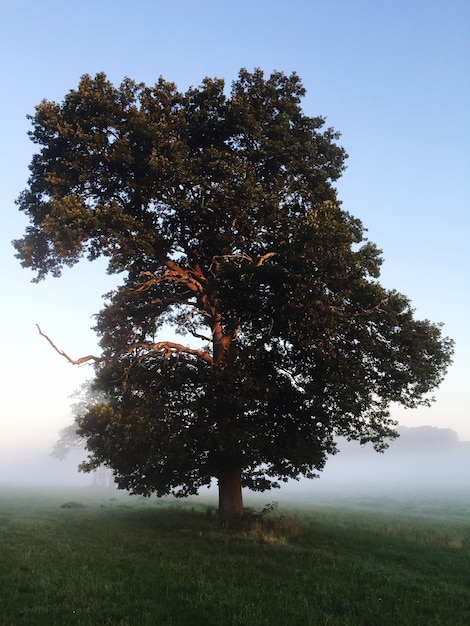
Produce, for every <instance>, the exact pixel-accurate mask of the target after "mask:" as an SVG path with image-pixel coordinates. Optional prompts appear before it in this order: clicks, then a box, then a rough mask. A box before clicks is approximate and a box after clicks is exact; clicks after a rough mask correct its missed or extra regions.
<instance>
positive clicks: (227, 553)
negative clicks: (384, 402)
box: [0, 491, 470, 626]
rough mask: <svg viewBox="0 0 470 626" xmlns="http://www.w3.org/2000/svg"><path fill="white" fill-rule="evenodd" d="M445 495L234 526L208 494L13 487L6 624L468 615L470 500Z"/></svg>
mask: <svg viewBox="0 0 470 626" xmlns="http://www.w3.org/2000/svg"><path fill="white" fill-rule="evenodd" d="M64 505H65V506H64ZM434 506H435V508H436V507H437V505H434ZM442 506H443V507H444V506H445V507H447V511H446V515H445V516H444V515H439V514H436V515H432V516H428V517H421V516H420V515H419V511H418V510H417V509H416V510H414V511H413V512H412V514H409V513H403V512H393V511H387V513H380V512H374V511H371V510H364V509H363V510H353V509H346V508H341V507H333V506H318V507H312V506H310V507H303V508H299V507H296V508H294V507H293V506H291V507H288V506H286V507H283V508H282V509H279V510H276V509H275V507H267V510H265V512H264V513H263V514H261V515H260V514H256V513H254V512H251V513H250V514H249V515H248V516H247V519H246V520H245V521H244V522H243V523H242V524H240V526H239V527H238V528H236V529H232V530H229V531H227V530H222V529H220V528H219V525H218V522H217V517H216V515H215V508H214V507H213V506H211V503H210V502H202V501H200V500H194V501H188V502H179V501H178V502H175V501H174V500H164V501H158V500H137V499H132V498H130V497H123V496H118V497H116V498H111V497H110V496H109V495H107V496H103V497H102V498H101V499H97V498H91V497H90V496H88V495H87V494H85V493H80V492H79V491H76V492H69V493H68V494H56V495H55V496H51V495H46V494H45V493H44V494H42V493H40V492H36V493H35V494H27V493H22V494H15V493H13V492H7V491H2V492H0V624H2V626H9V625H12V626H13V625H14V626H16V625H18V626H20V625H26V624H28V625H34V626H40V625H43V624H44V625H47V626H53V625H57V626H69V625H70V626H73V625H86V626H99V625H104V624H109V625H112V626H124V625H135V626H144V625H149V626H150V625H151V626H157V625H158V626H159V625H162V626H165V625H175V626H185V625H194V626H211V625H214V626H216V625H224V626H225V625H239V626H250V625H253V626H264V625H268V624H269V625H270V626H273V625H277V624H279V625H281V626H289V625H292V626H303V625H310V624H311V625H314V626H321V625H330V624H338V625H340V624H341V625H364V626H365V625H371V626H372V625H374V626H375V625H377V626H386V625H393V626H400V625H407V626H408V625H409V626H420V625H423V626H424V625H426V626H432V625H436V624H445V625H449V626H459V625H462V626H463V625H465V626H468V625H469V624H470V507H466V505H464V504H459V505H458V506H457V505H456V509H455V510H456V511H457V509H458V511H457V512H456V515H455V516H452V510H450V509H449V508H448V504H445V503H444V504H443V505H442ZM459 507H460V508H459ZM465 507H466V508H465ZM270 508H271V509H273V510H269V509H270ZM465 512H466V514H465Z"/></svg>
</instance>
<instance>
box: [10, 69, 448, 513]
mask: <svg viewBox="0 0 470 626" xmlns="http://www.w3.org/2000/svg"><path fill="white" fill-rule="evenodd" d="M303 96H304V88H303V86H302V84H301V81H300V79H299V77H298V76H297V75H296V74H292V75H291V76H286V75H284V74H282V73H278V72H275V73H273V74H272V75H271V76H270V77H269V78H266V77H265V76H264V74H263V72H262V71H261V70H256V71H254V72H253V73H250V72H248V71H246V70H241V72H240V74H239V77H238V80H236V81H235V82H234V83H233V85H232V88H231V92H230V94H229V95H227V94H226V91H225V89H224V82H223V81H222V80H219V79H209V78H206V79H204V81H203V82H202V85H201V86H200V87H197V88H190V89H188V90H187V91H186V92H185V93H182V92H180V91H178V90H177V88H176V86H175V85H174V84H173V83H171V82H166V81H165V80H163V79H162V78H161V79H160V80H159V81H158V83H157V84H156V85H155V86H152V87H148V86H145V85H144V84H137V83H135V82H133V81H132V80H129V79H126V80H124V82H123V83H122V84H121V85H120V86H118V87H115V86H113V84H112V83H111V82H109V81H108V80H107V78H106V76H105V75H104V74H98V75H96V76H95V77H94V78H91V77H90V76H84V77H83V78H82V79H81V81H80V83H79V86H78V89H77V90H72V91H70V92H69V93H68V94H67V95H66V97H65V99H64V101H63V102H62V103H60V104H59V103H56V102H50V101H43V102H41V104H39V105H38V106H37V108H36V112H35V114H34V115H33V116H32V117H31V121H32V131H31V133H30V134H31V138H32V140H33V141H34V142H35V143H36V144H37V145H38V146H39V149H38V152H37V153H36V154H35V155H34V157H33V160H32V163H31V166H30V169H31V176H30V179H29V183H28V187H27V189H26V190H25V191H24V192H23V193H22V194H21V196H20V198H19V206H20V209H21V210H22V211H24V212H25V213H26V214H27V215H28V216H29V218H30V220H31V225H30V226H29V227H28V228H27V231H26V234H25V236H24V237H23V238H22V239H19V240H17V241H15V242H14V245H15V247H16V250H17V256H18V258H19V259H20V260H21V262H22V265H23V266H24V267H29V268H32V269H33V270H36V271H37V275H36V278H35V280H39V279H42V278H43V277H44V276H46V275H47V274H52V275H53V276H59V275H60V273H61V269H62V268H63V266H70V265H73V264H74V263H76V262H77V261H79V260H80V259H81V258H83V257H84V256H87V257H88V259H90V260H93V259H96V258H97V257H100V256H104V257H107V258H108V259H109V272H115V273H119V274H121V275H122V281H123V283H122V286H121V287H120V288H119V289H117V290H115V291H114V292H112V293H110V294H107V296H106V301H105V304H104V308H103V310H102V311H101V312H100V313H99V315H98V317H97V325H96V330H97V332H98V334H99V336H100V338H101V346H102V354H100V355H97V356H89V357H83V358H81V359H77V360H76V361H73V359H70V360H72V361H73V362H83V361H85V360H94V361H95V365H96V381H95V385H96V387H97V389H99V390H101V391H102V392H105V393H106V398H107V399H106V402H105V403H98V404H95V405H92V406H90V407H89V408H88V411H87V413H86V415H85V416H84V417H82V418H81V420H80V433H81V435H83V437H85V438H86V440H87V447H88V450H89V453H90V455H89V458H88V461H87V462H86V463H85V464H84V467H85V469H93V468H95V467H96V466H98V465H100V464H105V465H108V466H110V467H112V468H113V469H114V473H115V479H116V481H117V484H118V485H119V486H120V487H122V488H126V489H130V490H131V491H132V492H134V493H143V494H151V493H156V494H159V495H162V494H166V493H175V494H177V495H187V494H193V493H196V492H197V491H198V489H199V488H200V487H201V486H203V485H208V484H209V483H210V481H211V480H212V479H213V478H216V479H217V481H218V485H219V496H220V500H219V504H220V507H219V512H220V515H221V517H222V518H223V519H227V518H229V517H231V516H233V515H237V514H241V513H242V511H243V503H242V492H241V488H242V485H246V486H248V487H250V488H251V489H257V490H263V489H267V488H269V487H271V486H273V485H276V484H277V483H276V481H279V480H281V481H282V480H287V479H289V478H297V477H299V476H307V477H313V476H314V475H316V473H317V471H318V470H321V469H322V467H323V466H324V463H325V460H326V458H327V456H328V455H329V454H333V453H334V452H335V451H336V447H335V437H337V436H345V437H347V438H348V439H351V440H358V441H360V442H361V443H366V442H372V444H373V445H374V447H375V448H376V449H377V450H382V449H383V448H384V447H386V441H387V439H388V438H393V437H394V436H395V430H394V426H395V425H396V424H395V422H393V420H391V419H390V415H389V407H390V404H391V403H400V404H402V405H405V406H407V407H415V406H417V405H418V404H423V403H424V404H425V403H429V401H430V397H429V392H431V391H432V390H433V389H434V388H435V387H436V386H437V385H438V384H439V383H440V381H441V380H442V377H443V375H444V373H445V371H446V368H447V366H448V364H449V362H450V359H451V354H452V342H451V340H449V339H447V338H444V337H443V336H442V333H441V327H440V325H436V324H432V323H430V322H429V321H419V320H416V319H415V318H414V314H413V311H412V309H411V308H410V302H409V300H408V299H407V298H406V297H405V296H403V295H401V294H400V293H398V292H396V291H388V290H386V289H384V288H383V287H382V286H381V285H380V283H379V282H378V280H377V279H378V277H379V269H380V265H381V253H380V251H379V250H378V249H377V248H376V247H375V246H374V245H373V244H372V243H370V242H369V241H367V239H366V238H365V234H364V228H363V226H362V224H361V222H360V221H359V220H358V219H356V218H354V217H352V216H351V215H350V214H348V213H347V212H346V211H344V210H343V209H342V208H341V206H340V202H339V201H338V199H337V196H336V191H335V188H334V187H333V183H334V181H335V180H337V179H338V177H339V176H340V175H341V173H342V171H343V169H344V161H345V158H346V154H345V152H344V150H343V149H342V148H341V147H339V146H338V145H337V143H336V141H337V139H338V134H337V133H336V132H335V131H334V130H333V129H331V128H325V124H324V122H325V120H324V119H323V118H321V117H309V116H307V115H305V114H304V113H303V111H302V108H301V105H300V102H301V98H302V97H303ZM172 329H173V330H174V331H175V332H176V333H180V334H182V335H187V336H188V340H187V341H185V340H184V339H181V341H179V340H178V339H177V338H176V337H175V335H174V333H173V332H172ZM165 333H166V334H165ZM51 342H52V341H51ZM65 356H66V355H65ZM67 358H69V357H67Z"/></svg>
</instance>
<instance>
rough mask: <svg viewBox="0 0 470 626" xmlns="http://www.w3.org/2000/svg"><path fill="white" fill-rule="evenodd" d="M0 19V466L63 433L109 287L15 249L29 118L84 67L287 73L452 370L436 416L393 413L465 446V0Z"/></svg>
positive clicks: (468, 194)
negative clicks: (38, 278) (445, 342)
mask: <svg viewBox="0 0 470 626" xmlns="http://www.w3.org/2000/svg"><path fill="white" fill-rule="evenodd" d="M2 8H3V10H2V21H1V24H0V58H1V59H2V60H1V69H2V98H1V99H0V108H1V111H0V112H1V116H0V120H1V124H2V141H1V148H0V159H1V167H0V177H1V178H0V182H1V184H0V201H1V209H2V210H1V214H0V215H1V224H0V237H1V242H0V253H1V268H2V272H3V277H2V290H3V294H2V302H3V305H2V306H1V307H0V332H1V342H2V346H3V359H2V361H1V378H0V380H1V385H2V402H1V406H0V461H1V460H5V459H12V458H21V457H24V458H26V457H27V456H29V455H31V454H32V453H33V452H36V451H39V450H41V451H49V450H50V449H51V447H52V444H53V442H54V441H55V440H56V439H57V432H58V430H59V429H60V428H61V427H63V426H65V425H67V424H68V423H70V421H71V419H72V418H71V411H70V404H71V402H72V400H71V398H70V396H71V394H72V393H73V392H74V391H75V390H76V389H78V388H79V387H80V385H81V384H82V383H83V382H84V381H86V380H87V379H90V378H91V377H92V375H93V370H92V369H91V368H90V367H88V366H84V367H81V368H77V367H76V366H73V365H71V364H70V363H68V362H67V361H66V360H65V359H63V358H61V357H60V356H59V355H58V354H56V353H55V352H54V351H53V350H52V349H51V348H50V346H49V345H48V344H47V342H46V341H45V340H44V339H43V338H42V337H40V336H39V334H38V332H37V329H36V327H35V324H36V323H38V324H40V325H41V327H42V329H43V330H44V332H46V333H48V334H49V335H50V336H51V337H52V338H53V339H54V341H55V343H56V344H57V345H58V346H59V347H60V348H61V349H63V350H65V352H67V353H68V354H69V355H70V356H71V357H73V358H78V357H79V356H83V355H85V354H90V353H95V354H96V353H98V347H97V340H96V336H95V334H94V332H93V331H92V330H91V327H92V326H93V315H94V314H95V313H97V312H98V311H99V310H100V309H101V305H102V298H101V296H102V294H104V293H106V292H107V291H109V290H110V289H111V288H112V287H114V286H115V285H116V279H115V278H112V277H109V276H107V275H106V272H105V266H104V264H103V263H101V262H95V263H93V264H90V263H88V262H86V261H84V262H83V263H81V264H80V265H78V266H75V267H74V268H72V269H71V270H67V271H65V272H64V274H63V276H62V277H61V278H60V279H54V278H52V277H51V278H47V279H46V280H45V281H43V282H41V283H40V284H33V283H31V278H32V277H33V274H32V273H31V272H30V271H29V270H25V269H22V268H21V266H20V263H19V261H18V260H17V259H15V257H14V250H13V247H12V246H11V240H12V239H15V238H20V237H21V236H22V235H23V233H24V230H25V227H26V226H27V220H26V218H25V216H24V215H22V214H21V213H20V212H19V211H18V208H17V207H16V205H15V199H16V198H17V197H18V195H19V193H20V192H21V191H22V190H23V189H24V188H25V186H26V182H27V178H28V165H29V163H30V161H31V158H32V155H33V154H34V149H35V146H34V144H32V142H31V141H30V140H29V138H28V137H27V131H28V130H29V128H30V123H29V121H28V120H27V118H26V116H27V114H32V113H34V107H35V105H36V104H38V103H39V102H40V101H41V100H42V99H47V100H55V101H58V102H60V101H62V99H63V97H64V96H65V94H66V93H67V92H68V91H69V90H70V89H73V88H75V87H76V86H77V85H78V81H79V79H80V77H81V76H82V75H83V74H90V75H94V74H96V73H97V72H100V71H104V72H105V73H106V74H107V76H108V78H109V79H110V80H111V81H113V82H114V83H120V82H121V80H122V79H123V78H124V77H125V76H129V77H130V78H133V79H135V80H136V81H144V82H146V83H147V84H153V83H154V82H156V81H157V80H158V78H159V76H163V77H164V78H165V79H166V80H170V81H174V82H176V84H177V85H178V87H179V89H181V90H185V89H187V88H188V87H189V86H190V85H199V84H200V82H201V80H202V78H203V77H205V76H210V77H219V78H224V79H225V80H226V84H227V86H228V87H230V84H231V82H232V81H233V80H235V79H236V78H237V75H238V71H239V70H240V68H242V67H246V68H247V69H248V70H253V69H254V68H255V67H260V68H262V69H263V70H264V71H265V73H266V74H269V73H270V72H272V71H273V70H280V71H283V72H285V73H291V72H293V71H295V72H296V73H297V74H299V76H300V77H301V78H302V81H303V84H304V86H305V88H306V89H307V95H306V97H305V98H304V100H303V103H302V106H303V110H304V112H305V113H306V114H307V115H311V116H316V115H322V116H325V117H326V118H327V124H328V125H329V126H333V127H334V128H335V129H336V130H338V131H340V132H341V133H342V137H341V141H340V143H341V145H343V146H344V147H345V149H346V151H347V152H348V154H349V159H348V169H347V170H346V172H345V173H344V175H343V177H342V179H341V180H340V181H339V182H338V183H337V189H338V196H339V199H340V200H341V201H342V203H343V208H344V209H346V210H347V211H349V212H350V213H352V214H353V215H354V216H356V217H358V218H360V219H361V220H362V221H363V223H364V225H365V226H366V228H367V229H368V236H369V239H370V240H371V241H373V242H374V243H376V244H377V245H378V246H379V247H380V248H381V249H382V250H383V256H384V265H383V271H382V276H381V282H382V283H383V284H384V286H386V287H387V288H394V289H397V290H398V291H400V292H402V293H404V294H406V295H407V296H408V297H409V298H410V299H411V300H412V303H413V307H414V308H415V310H416V316H417V317H418V318H422V319H424V318H426V319H430V320H431V321H432V322H443V323H444V325H445V326H444V329H445V334H446V335H449V336H450V337H452V338H453V339H454V340H455V342H456V352H455V358H454V364H453V365H452V367H451V368H450V370H449V373H448V375H447V378H446V380H445V382H444V383H443V384H442V385H441V387H440V389H439V390H438V391H437V392H436V394H435V395H436V402H435V403H434V404H433V406H432V407H431V408H419V409H416V410H412V411H411V410H406V411H405V410H403V409H401V408H397V407H394V408H393V410H392V416H393V417H395V418H396V419H397V420H398V421H399V422H400V423H401V424H404V425H406V426H418V425H431V426H436V427H442V428H453V429H454V430H456V431H457V432H458V434H459V436H460V438H461V439H462V440H470V419H469V417H470V415H469V403H468V397H467V385H468V384H469V382H470V381H469V380H468V378H469V365H468V355H469V353H470V331H469V324H468V315H469V313H468V312H469V310H470V296H469V286H470V285H469V283H470V278H469V277H470V263H469V256H470V255H469V250H470V245H469V244H470V235H469V233H470V218H469V205H470V175H469V174H470V151H469V146H470V125H469V115H468V107H469V102H470V82H469V81H470V38H469V35H470V4H469V3H468V1H467V0H445V1H435V0H426V1H425V0H395V2H377V0H356V1H354V2H352V1H351V0H290V1H289V2H286V1H285V0H283V1H281V0H250V1H248V0H239V1H238V2H236V3H235V2H233V3H230V2H223V1H222V0H218V1H216V0H200V2H197V3H196V2H194V1H192V0H175V1H174V2H171V3H170V2H161V1H160V0H152V1H149V0H134V2H132V3H130V2H123V1H122V0H82V2H80V3H69V2H63V1H62V0H41V1H40V2H38V1H37V0H15V1H14V2H13V0H4V2H3V3H2Z"/></svg>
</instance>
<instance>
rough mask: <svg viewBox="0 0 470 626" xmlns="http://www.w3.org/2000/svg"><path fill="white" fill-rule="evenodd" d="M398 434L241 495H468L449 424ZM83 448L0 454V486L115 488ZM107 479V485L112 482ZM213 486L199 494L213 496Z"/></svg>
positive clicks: (469, 477) (459, 447)
mask: <svg viewBox="0 0 470 626" xmlns="http://www.w3.org/2000/svg"><path fill="white" fill-rule="evenodd" d="M399 430H400V432H401V435H402V436H401V437H400V438H399V439H397V440H395V441H393V442H391V443H390V447H389V449H388V450H386V451H385V452H384V453H383V454H379V453H376V452H375V451H374V450H373V448H372V447H371V446H368V445H367V446H360V445H358V444H357V443H348V442H346V441H340V442H339V444H338V445H339V448H340V452H339V453H338V454H336V455H334V456H332V457H330V458H329V459H328V461H327V463H326V466H325V469H324V470H323V472H321V474H320V477H319V478H317V479H314V480H306V479H301V480H299V481H289V483H287V484H285V485H283V486H282V487H281V489H275V490H271V491H267V492H264V493H257V494H253V493H251V492H248V491H246V493H245V494H244V495H245V499H246V500H249V499H254V498H256V499H257V500H258V499H261V500H262V501H263V502H264V503H268V502H272V501H279V502H282V501H283V500H284V499H288V500H292V499H293V500H295V501H299V502H305V503H314V502H315V501H322V500H324V499H325V498H342V499H344V498H355V497H364V496H367V497H371V498H374V497H375V498H378V497H380V498H383V497H387V496H389V497H393V498H403V499H405V498H410V497H411V498H419V497H421V496H422V497H426V498H429V497H442V496H452V495H453V494H454V495H457V496H458V497H462V496H463V497H465V498H467V497H470V442H462V441H459V440H458V437H457V435H456V433H455V432H454V431H452V430H450V429H439V428H432V427H421V428H404V427H402V428H400V429H399ZM85 457H86V452H85V451H84V450H83V449H75V450H72V451H71V452H70V453H69V454H68V456H67V457H66V458H65V459H63V460H58V459H57V458H54V457H52V456H51V455H50V450H49V451H42V452H41V453H38V454H35V455H30V456H27V457H26V458H23V459H21V460H12V459H11V460H7V459H5V458H4V459H3V460H0V487H2V486H3V487H15V486H18V487H33V488H34V487H37V488H61V489H62V488H64V487H65V488H71V489H73V488H85V487H90V488H92V487H95V488H100V489H102V488H104V487H106V488H111V489H112V488H114V486H113V485H112V479H111V473H110V472H109V470H107V471H106V472H104V471H102V472H98V473H93V474H85V473H81V472H78V469H77V468H78V465H79V463H80V462H81V461H83V460H84V459H85ZM110 483H111V485H110ZM215 494H216V490H215V487H214V486H213V487H212V488H211V489H210V490H207V489H202V490H201V496H203V497H204V496H207V495H210V496H214V495H215Z"/></svg>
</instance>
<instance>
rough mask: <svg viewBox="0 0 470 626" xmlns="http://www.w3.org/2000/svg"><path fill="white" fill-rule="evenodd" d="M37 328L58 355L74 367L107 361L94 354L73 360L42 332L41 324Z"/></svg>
mask: <svg viewBox="0 0 470 626" xmlns="http://www.w3.org/2000/svg"><path fill="white" fill-rule="evenodd" d="M36 327H37V329H38V331H39V334H40V335H41V337H44V339H47V341H48V342H49V343H50V344H51V346H52V347H53V348H54V350H55V351H56V352H57V353H58V354H60V356H63V357H64V359H67V361H68V362H69V363H72V365H83V363H87V362H88V361H94V362H95V363H101V362H103V361H104V360H105V359H104V357H99V356H94V355H93V354H89V355H88V356H82V357H80V358H79V359H72V358H71V357H69V355H68V354H66V353H65V352H64V351H63V350H60V349H59V348H58V347H57V346H56V345H55V343H54V342H53V341H52V339H51V338H50V337H48V336H47V335H46V334H45V333H43V332H42V330H41V327H40V326H39V324H36Z"/></svg>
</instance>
